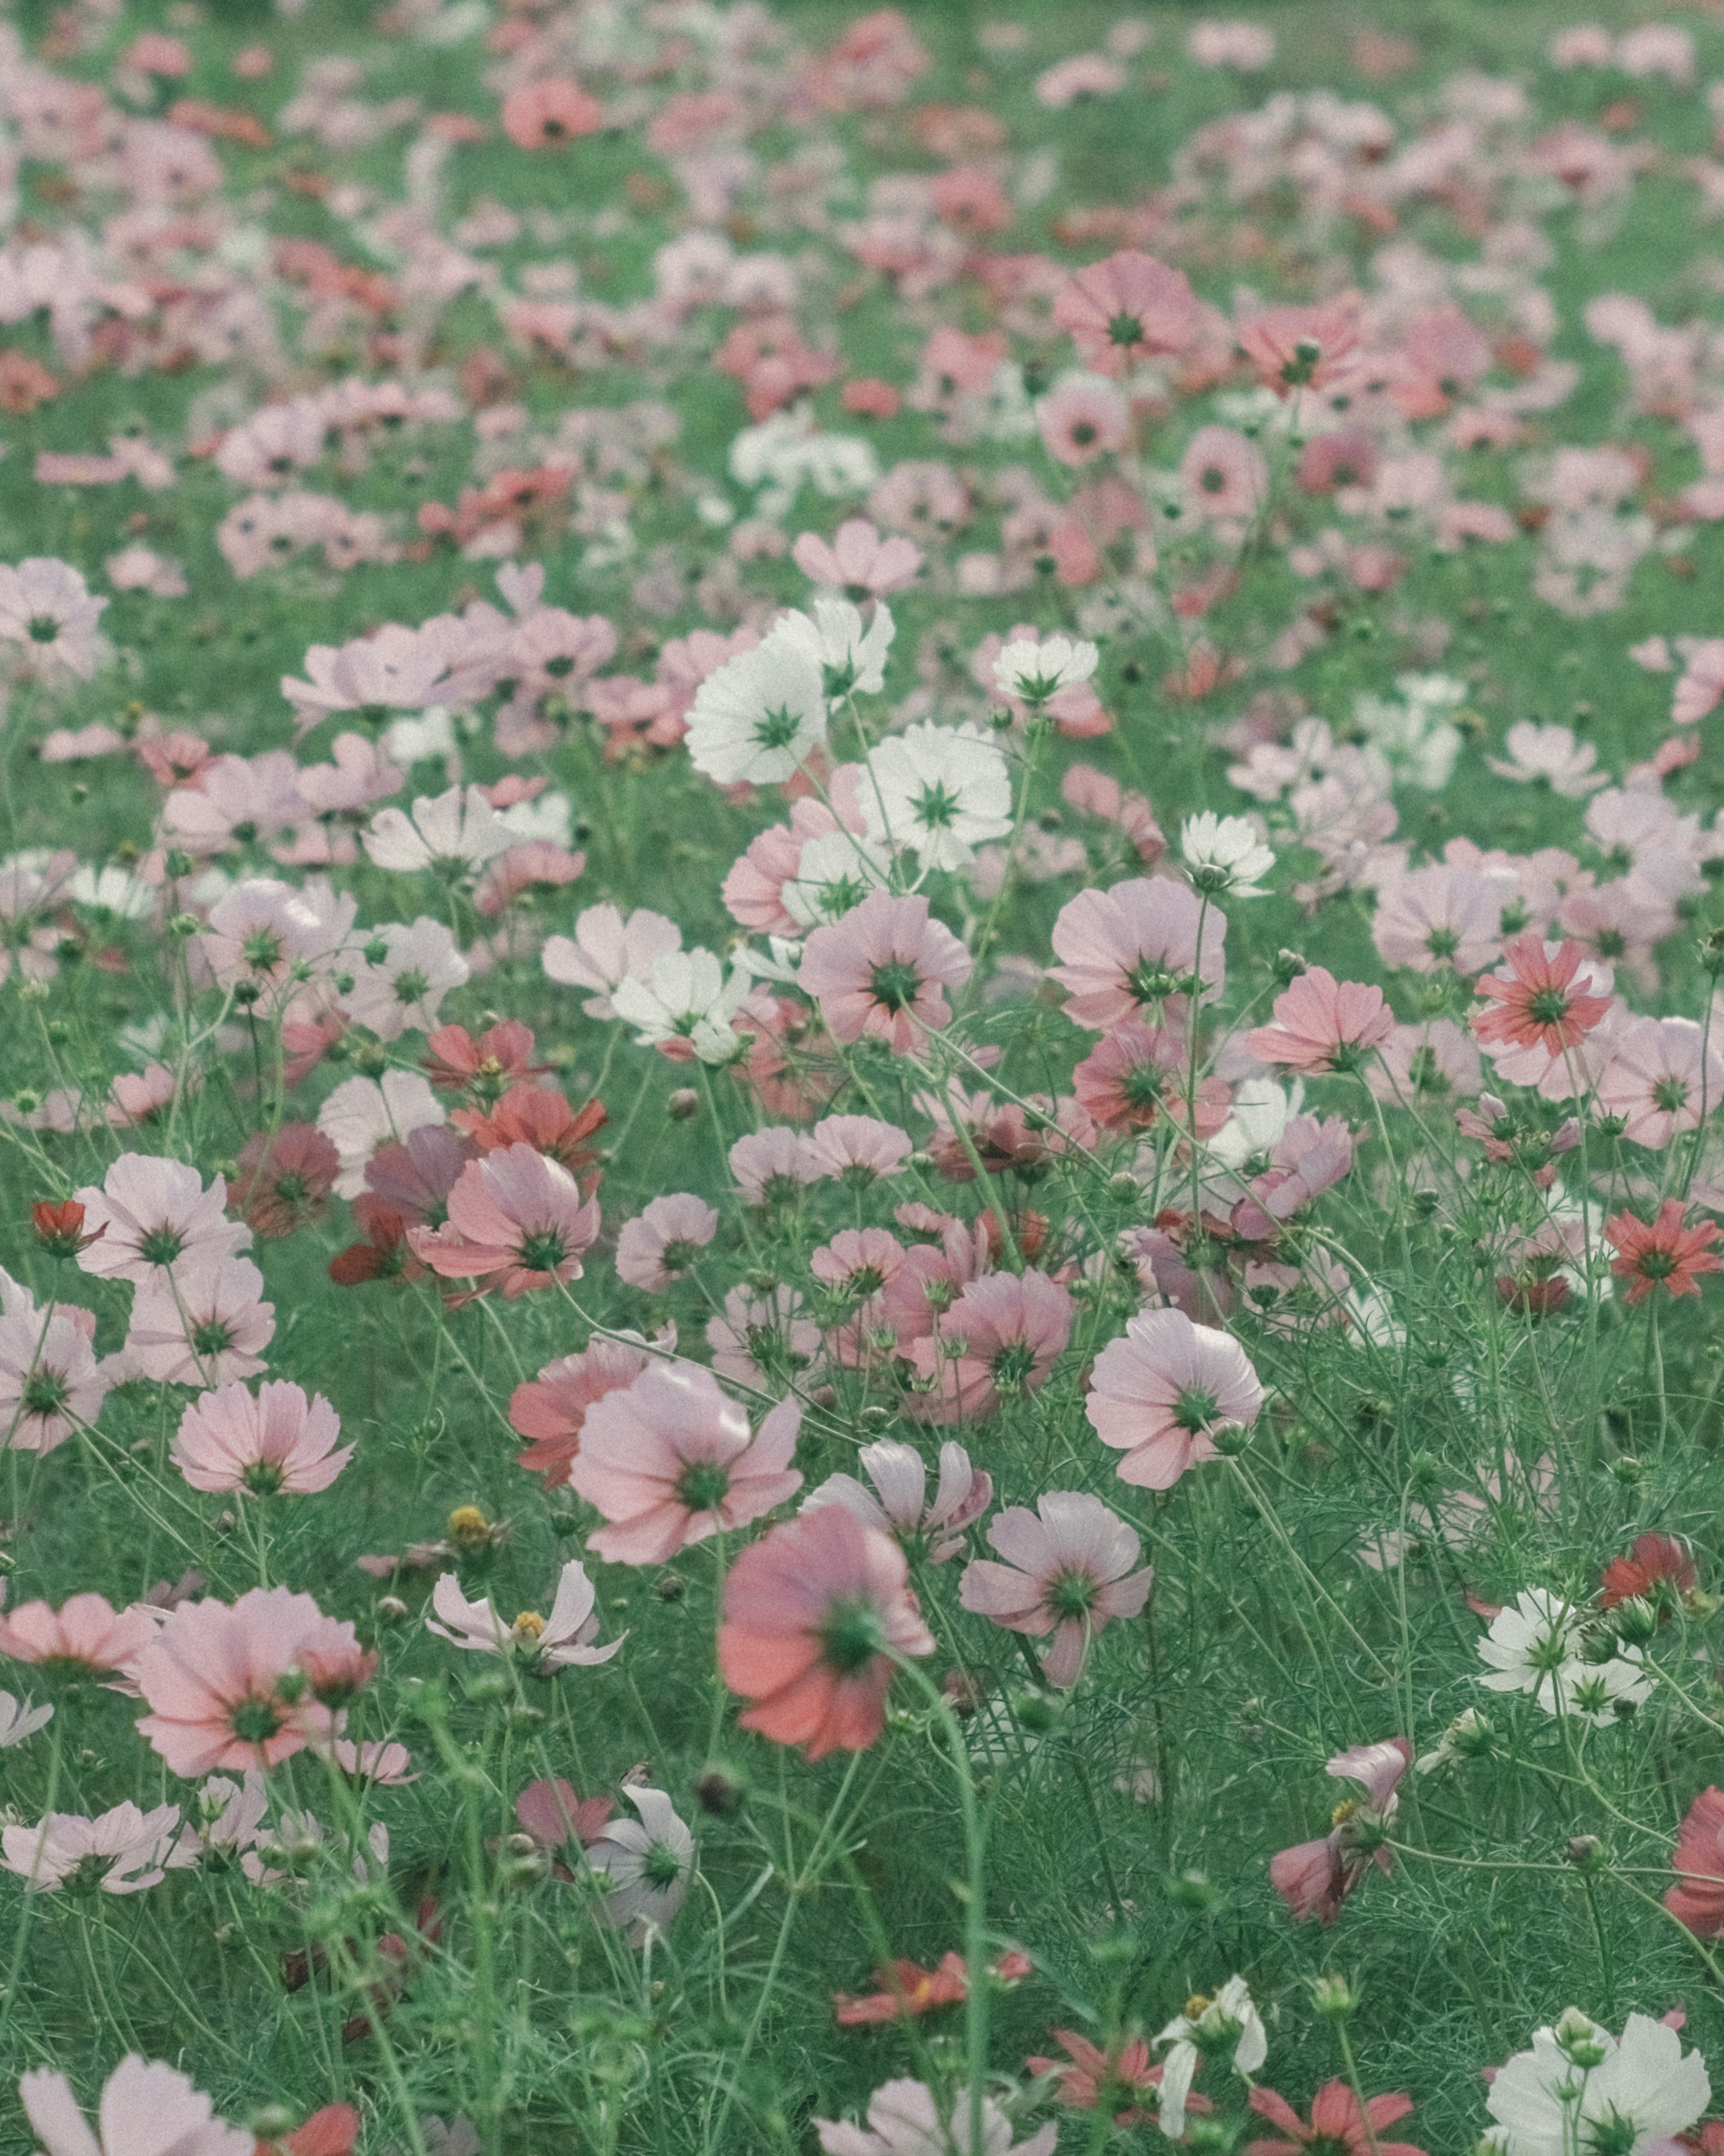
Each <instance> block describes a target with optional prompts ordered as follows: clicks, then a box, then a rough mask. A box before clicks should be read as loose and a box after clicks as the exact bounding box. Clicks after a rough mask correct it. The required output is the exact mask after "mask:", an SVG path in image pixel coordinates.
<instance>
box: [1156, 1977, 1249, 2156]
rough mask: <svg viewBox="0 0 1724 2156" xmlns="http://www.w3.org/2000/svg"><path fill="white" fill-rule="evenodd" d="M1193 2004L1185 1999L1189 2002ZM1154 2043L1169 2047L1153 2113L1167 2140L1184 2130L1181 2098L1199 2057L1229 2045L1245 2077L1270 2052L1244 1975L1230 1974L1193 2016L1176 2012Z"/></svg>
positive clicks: (1194, 2001)
mask: <svg viewBox="0 0 1724 2156" xmlns="http://www.w3.org/2000/svg"><path fill="white" fill-rule="evenodd" d="M1197 2003H1198V2002H1197V2001H1196V2000H1195V1999H1192V2000H1189V2001H1188V2005H1193V2006H1194V2005H1197ZM1156 2041H1157V2044H1170V2045H1171V2046H1172V2050H1171V2051H1169V2052H1168V2053H1167V2061H1166V2063H1165V2066H1163V2069H1162V2101H1161V2108H1160V2110H1159V2111H1158V2112H1157V2124H1158V2125H1159V2126H1160V2128H1161V2129H1162V2133H1165V2134H1166V2135H1167V2138H1168V2139H1169V2140H1170V2141H1177V2140H1178V2138H1179V2137H1180V2135H1181V2134H1182V2133H1184V2131H1185V2100H1186V2098H1187V2097H1188V2096H1189V2095H1190V2093H1191V2084H1192V2076H1193V2075H1194V2074H1195V2073H1196V2072H1197V2070H1198V2062H1199V2061H1200V2060H1202V2059H1203V2058H1204V2057H1205V2056H1208V2055H1209V2054H1211V2053H1215V2054H1219V2053H1220V2052H1223V2051H1228V2050H1229V2049H1230V2050H1231V2051H1232V2052H1233V2063H1234V2068H1235V2070H1236V2071H1238V2072H1239V2073H1241V2074H1245V2075H1248V2076H1249V2075H1251V2074H1255V2072H1256V2071H1257V2069H1258V2068H1259V2067H1260V2066H1261V2065H1262V2064H1263V2062H1264V2061H1265V2059H1266V2058H1267V2057H1268V2056H1269V2037H1268V2035H1267V2034H1266V2032H1265V2029H1264V2026H1263V2022H1262V2019H1261V2017H1260V2015H1259V2014H1258V2011H1257V2009H1256V2008H1255V2006H1254V2005H1252V2003H1251V1993H1250V1989H1249V1986H1248V1985H1247V1984H1246V1982H1245V1979H1244V1977H1242V1976H1230V1977H1229V1979H1227V1982H1226V1983H1225V1984H1223V1985H1222V1987H1221V1989H1220V1990H1219V1992H1218V1993H1217V1994H1215V1996H1214V1998H1213V1999H1206V2000H1204V2002H1203V2005H1202V2006H1201V2008H1200V2009H1199V2010H1198V2013H1197V2014H1196V2015H1192V2014H1190V2013H1185V2014H1177V2015H1174V2017H1173V2019H1172V2020H1171V2021H1170V2022H1169V2023H1168V2024H1167V2027H1166V2028H1165V2029H1163V2030H1162V2033H1161V2034H1160V2035H1159V2036H1157V2038H1156Z"/></svg>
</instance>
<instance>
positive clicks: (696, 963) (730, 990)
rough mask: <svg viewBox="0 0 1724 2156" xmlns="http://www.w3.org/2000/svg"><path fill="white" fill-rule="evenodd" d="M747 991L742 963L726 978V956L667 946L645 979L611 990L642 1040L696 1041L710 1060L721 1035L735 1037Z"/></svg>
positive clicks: (651, 1043)
mask: <svg viewBox="0 0 1724 2156" xmlns="http://www.w3.org/2000/svg"><path fill="white" fill-rule="evenodd" d="M747 993H748V976H747V973H744V972H742V971H741V969H740V968H736V969H734V970H733V971H732V972H731V974H730V976H729V978H726V974H725V969H724V966H723V963H722V962H721V960H719V959H718V958H716V957H714V955H713V954H712V952H711V951H703V950H701V949H700V948H699V947H696V948H695V949H694V950H692V951H667V952H664V954H663V956H662V957H658V958H655V959H654V961H653V966H652V971H651V972H650V973H648V974H647V976H646V977H645V978H644V979H640V978H630V979H629V980H625V981H619V982H618V983H617V986H616V987H615V988H613V990H612V991H611V1008H612V1009H613V1011H614V1012H615V1013H616V1014H617V1016H618V1018H619V1019H623V1020H624V1021H625V1022H626V1023H627V1024H629V1025H632V1026H633V1027H634V1029H635V1033H634V1038H635V1041H636V1044H637V1045H639V1046H640V1047H642V1048H654V1047H656V1046H657V1045H658V1044H659V1042H660V1041H661V1040H688V1041H692V1042H693V1043H694V1045H695V1052H696V1053H697V1054H699V1055H700V1056H701V1060H702V1061H703V1062H704V1061H706V1060H711V1059H709V1057H708V1056H707V1055H706V1054H705V1053H704V1052H703V1051H704V1050H706V1049H711V1048H716V1047H717V1046H719V1045H721V1036H728V1037H729V1038H730V1039H735V1037H736V1036H735V1035H733V1034H731V1029H730V1028H731V1019H733V1018H734V1017H735V1016H736V1013H737V1011H738V1010H739V1009H741V1005H742V1001H743V998H745V997H746V996H747ZM716 1060H728V1057H727V1056H726V1057H721V1058H718V1059H716Z"/></svg>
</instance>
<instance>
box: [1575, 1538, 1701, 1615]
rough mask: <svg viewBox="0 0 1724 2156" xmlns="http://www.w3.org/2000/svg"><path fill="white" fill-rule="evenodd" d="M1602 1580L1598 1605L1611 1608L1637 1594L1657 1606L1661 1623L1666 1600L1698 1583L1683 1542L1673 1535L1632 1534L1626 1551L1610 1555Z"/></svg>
mask: <svg viewBox="0 0 1724 2156" xmlns="http://www.w3.org/2000/svg"><path fill="white" fill-rule="evenodd" d="M1602 1584H1603V1593H1602V1594H1600V1595H1599V1597H1598V1604H1599V1607H1600V1608H1601V1609H1615V1607H1616V1606H1617V1604H1619V1602H1626V1601H1628V1600H1629V1599H1630V1598H1631V1597H1633V1596H1634V1595H1641V1596H1644V1598H1645V1599H1646V1600H1648V1601H1649V1602H1650V1603H1652V1604H1653V1605H1654V1606H1655V1608H1656V1609H1657V1610H1658V1616H1659V1622H1660V1624H1663V1623H1664V1622H1665V1620H1667V1619H1668V1618H1669V1616H1670V1604H1673V1603H1674V1602H1675V1601H1676V1600H1678V1599H1680V1598H1683V1597H1686V1596H1687V1595H1690V1594H1692V1593H1693V1592H1694V1590H1695V1589H1696V1587H1697V1586H1698V1585H1699V1584H1700V1574H1699V1573H1698V1572H1697V1571H1696V1569H1695V1564H1694V1559H1693V1558H1691V1556H1690V1555H1689V1553H1688V1550H1687V1548H1686V1544H1684V1543H1679V1542H1678V1541H1677V1540H1676V1538H1675V1536H1674V1535H1636V1536H1635V1537H1634V1542H1633V1543H1632V1544H1631V1545H1630V1547H1629V1554H1628V1555H1627V1556H1626V1557H1616V1558H1612V1559H1611V1560H1610V1562H1609V1564H1607V1565H1606V1566H1605V1568H1604V1578H1603V1583H1602Z"/></svg>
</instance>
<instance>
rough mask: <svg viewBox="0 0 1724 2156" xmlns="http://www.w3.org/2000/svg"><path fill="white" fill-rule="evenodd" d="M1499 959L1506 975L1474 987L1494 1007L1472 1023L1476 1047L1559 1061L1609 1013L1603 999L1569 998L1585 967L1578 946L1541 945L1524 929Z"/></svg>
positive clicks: (1538, 938) (1488, 978) (1585, 955)
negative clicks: (1524, 1051)
mask: <svg viewBox="0 0 1724 2156" xmlns="http://www.w3.org/2000/svg"><path fill="white" fill-rule="evenodd" d="M1502 957H1503V963H1504V964H1505V965H1506V967H1507V968H1508V970H1507V972H1506V973H1486V974H1485V975H1484V976H1483V977H1482V978H1481V979H1480V981H1479V983H1477V986H1478V992H1479V993H1480V995H1481V996H1488V997H1489V998H1491V1002H1492V1003H1493V1004H1495V1005H1496V1009H1494V1010H1488V1011H1482V1012H1480V1014H1479V1016H1478V1017H1476V1018H1475V1019H1474V1020H1473V1031H1474V1032H1475V1034H1477V1035H1478V1036H1479V1038H1480V1040H1482V1041H1486V1042H1491V1041H1495V1042H1498V1043H1501V1045H1504V1046H1506V1047H1514V1048H1542V1049H1543V1050H1544V1051H1545V1053H1546V1055H1562V1054H1563V1053H1564V1051H1565V1050H1568V1049H1571V1048H1574V1047H1576V1046H1578V1045H1579V1043H1580V1042H1581V1041H1582V1040H1583V1039H1584V1038H1585V1037H1586V1035H1587V1034H1589V1033H1590V1032H1591V1031H1592V1029H1593V1027H1594V1026H1595V1025H1596V1024H1598V1021H1599V1019H1602V1018H1603V1015H1604V1014H1605V1013H1606V1012H1607V1011H1608V1010H1609V1008H1610V998H1609V996H1593V995H1586V994H1575V993H1572V988H1573V980H1574V977H1575V975H1576V974H1577V973H1579V971H1580V969H1581V968H1582V967H1583V965H1585V964H1587V963H1588V953H1587V952H1585V951H1584V950H1583V948H1582V947H1581V946H1580V945H1579V944H1578V943H1554V944H1553V943H1547V942H1545V940H1544V938H1543V937H1542V936H1538V935H1536V934H1534V933H1533V932H1532V931H1531V930H1530V929H1529V930H1528V931H1527V932H1526V934H1525V935H1524V936H1517V937H1516V938H1515V940H1514V941H1513V942H1512V943H1509V944H1506V945H1505V947H1504V948H1503V953H1502Z"/></svg>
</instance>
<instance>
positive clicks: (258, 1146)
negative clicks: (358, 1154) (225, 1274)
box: [228, 1123, 341, 1242]
mask: <svg viewBox="0 0 1724 2156" xmlns="http://www.w3.org/2000/svg"><path fill="white" fill-rule="evenodd" d="M340 1173H341V1155H340V1154H339V1153H338V1152H336V1149H335V1147H334V1146H333V1145H332V1144H331V1142H330V1141H329V1139H328V1138H326V1137H325V1136H324V1134H323V1132H321V1131H320V1130H319V1129H318V1127H317V1126H316V1124H315V1123H284V1124H283V1125H282V1127H281V1128H280V1130H279V1131H277V1132H276V1133H275V1137H273V1138H272V1137H269V1136H268V1134H267V1133H266V1132H263V1131H259V1132H256V1133H255V1135H254V1136H253V1137H249V1138H248V1139H247V1140H246V1142H245V1144H244V1147H243V1148H242V1149H241V1152H240V1155H239V1173H238V1174H237V1175H236V1176H235V1177H234V1178H233V1188H232V1189H231V1190H230V1191H229V1192H228V1210H229V1211H230V1212H236V1213H239V1214H242V1215H243V1216H244V1219H245V1220H246V1221H247V1222H248V1223H249V1224H250V1226H251V1228H252V1229H253V1230H254V1233H256V1234H257V1235H261V1236H262V1237H263V1238H264V1241H266V1242H279V1241H280V1240H281V1239H282V1238H283V1237H284V1236H287V1235H292V1234H293V1232H294V1230H295V1229H296V1228H303V1227H305V1225H306V1224H308V1223H309V1222H310V1221H312V1220H321V1219H322V1218H323V1215H324V1214H326V1212H328V1210H329V1196H330V1193H331V1191H332V1190H333V1189H334V1188H335V1186H336V1177H337V1176H338V1175H339V1174H340Z"/></svg>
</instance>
